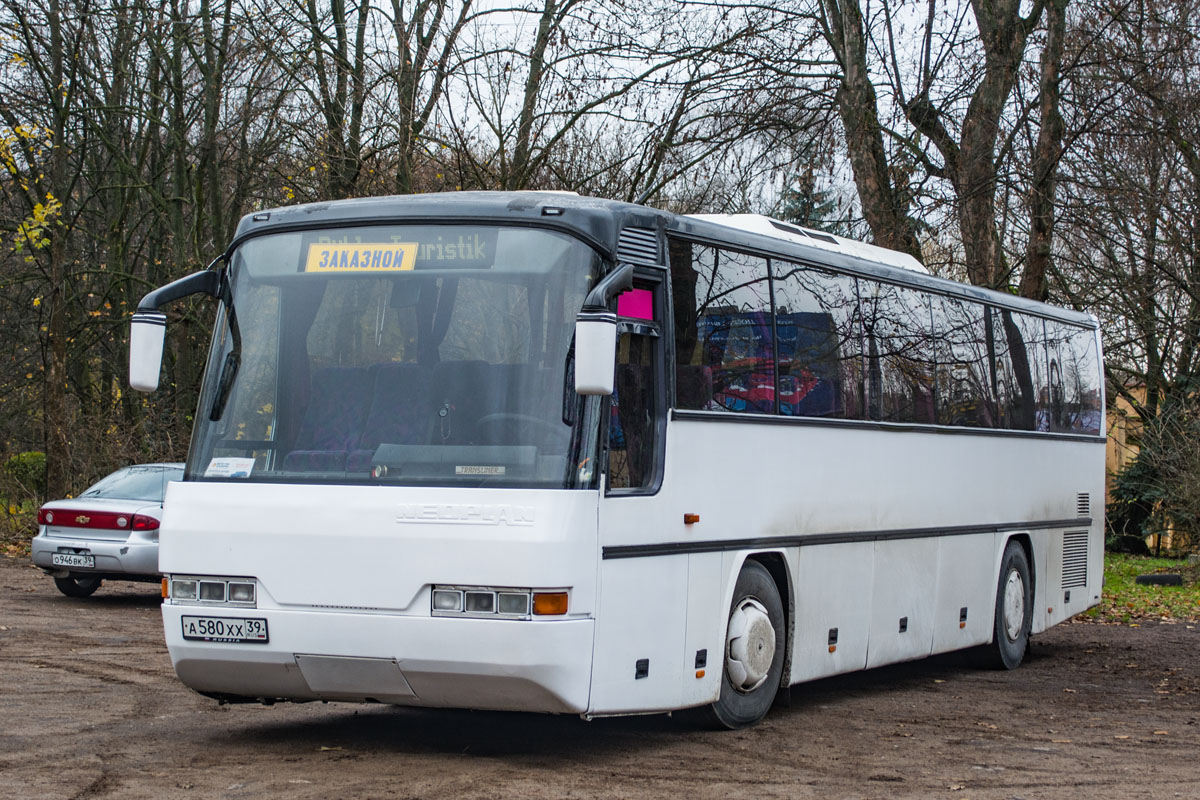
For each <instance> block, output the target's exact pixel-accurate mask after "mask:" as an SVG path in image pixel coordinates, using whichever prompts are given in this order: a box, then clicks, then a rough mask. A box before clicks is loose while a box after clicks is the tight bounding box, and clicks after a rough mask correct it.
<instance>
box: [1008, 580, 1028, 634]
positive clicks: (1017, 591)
mask: <svg viewBox="0 0 1200 800" xmlns="http://www.w3.org/2000/svg"><path fill="white" fill-rule="evenodd" d="M1024 626H1025V581H1023V580H1021V573H1020V572H1017V571H1016V570H1015V569H1014V570H1012V571H1010V572H1009V573H1008V580H1006V581H1005V582H1004V632H1005V633H1006V634H1008V640H1009V641H1010V642H1015V641H1016V640H1017V639H1018V638H1020V636H1021V628H1023V627H1024Z"/></svg>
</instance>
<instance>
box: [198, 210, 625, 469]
mask: <svg viewBox="0 0 1200 800" xmlns="http://www.w3.org/2000/svg"><path fill="white" fill-rule="evenodd" d="M228 269H229V276H230V286H231V293H230V297H229V298H226V300H227V302H226V303H225V304H223V306H222V312H221V315H220V317H219V319H218V323H217V331H216V338H215V340H214V346H213V351H212V353H211V355H210V361H209V365H208V371H207V373H206V375H205V382H204V388H203V390H202V393H201V399H200V407H199V410H198V413H197V415H196V420H197V422H196V428H195V431H194V434H193V438H192V448H191V453H190V455H189V461H188V471H187V480H238V481H264V482H301V483H370V484H379V483H393V484H395V483H398V484H406V485H453V486H471V485H474V486H483V485H486V486H525V487H546V488H576V487H580V486H582V485H590V484H591V482H592V481H593V479H594V475H593V468H592V466H591V465H592V464H593V463H594V459H593V458H591V454H590V452H581V448H584V449H586V448H588V447H594V446H595V444H594V440H596V438H597V436H596V435H595V430H596V429H598V425H597V420H598V413H597V411H598V407H599V406H598V404H596V403H594V402H582V401H581V400H580V398H579V396H578V395H576V394H575V392H574V384H573V381H572V379H571V374H572V372H571V365H572V361H571V359H572V358H573V348H572V346H571V345H572V341H573V338H572V337H573V334H574V327H575V317H576V315H577V314H578V312H579V309H580V307H581V305H582V303H583V299H584V297H585V295H586V293H587V290H588V288H589V287H590V286H591V285H592V284H593V283H594V282H595V280H596V278H597V277H598V275H599V273H600V271H601V269H602V261H601V260H600V258H599V257H598V256H597V255H596V253H595V252H594V251H593V250H592V249H591V248H589V247H587V246H586V245H585V244H583V243H582V242H580V241H578V240H576V239H573V238H571V237H569V236H567V235H565V234H560V233H556V232H551V231H546V230H538V229H531V228H515V227H513V228H506V227H500V226H484V225H421V226H411V225H410V226H385V225H375V226H369V227H347V228H324V229H317V230H305V231H296V232H288V233H278V234H271V235H265V236H262V237H258V238H254V239H250V240H248V241H246V242H245V243H243V244H242V245H240V246H239V247H238V248H237V249H236V250H235V252H234V254H233V257H232V259H231V262H230V265H229V267H228ZM593 407H594V408H593ZM581 463H583V464H585V467H579V466H578V465H579V464H581Z"/></svg>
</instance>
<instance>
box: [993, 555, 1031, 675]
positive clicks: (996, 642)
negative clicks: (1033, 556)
mask: <svg viewBox="0 0 1200 800" xmlns="http://www.w3.org/2000/svg"><path fill="white" fill-rule="evenodd" d="M1032 628H1033V581H1032V580H1030V569H1029V558H1028V556H1026V555H1025V548H1023V547H1021V545H1020V543H1019V542H1015V541H1010V542H1009V543H1008V545H1007V546H1006V547H1005V548H1004V557H1003V558H1002V559H1001V560H1000V580H999V582H998V584H997V586H996V614H995V622H994V623H993V630H992V643H991V644H989V645H985V646H984V648H983V649H982V651H981V652H980V656H981V661H982V663H983V666H986V667H990V668H991V669H1016V668H1017V667H1019V666H1020V665H1021V661H1022V660H1024V658H1025V650H1026V648H1028V646H1029V632H1030V630H1031V629H1032Z"/></svg>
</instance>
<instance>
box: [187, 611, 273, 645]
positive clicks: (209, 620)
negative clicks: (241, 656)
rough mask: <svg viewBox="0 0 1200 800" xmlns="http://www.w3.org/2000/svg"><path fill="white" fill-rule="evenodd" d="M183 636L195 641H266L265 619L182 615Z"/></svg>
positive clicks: (262, 642) (261, 642)
mask: <svg viewBox="0 0 1200 800" xmlns="http://www.w3.org/2000/svg"><path fill="white" fill-rule="evenodd" d="M183 638H184V639H190V640H192V641H197V642H253V643H260V644H264V643H266V642H267V621H266V620H265V619H247V618H245V617H184V618H183Z"/></svg>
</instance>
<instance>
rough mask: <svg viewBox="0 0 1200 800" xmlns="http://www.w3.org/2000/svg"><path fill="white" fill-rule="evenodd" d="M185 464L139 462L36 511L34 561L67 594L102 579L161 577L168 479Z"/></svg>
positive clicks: (82, 592)
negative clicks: (161, 525) (161, 530)
mask: <svg viewBox="0 0 1200 800" xmlns="http://www.w3.org/2000/svg"><path fill="white" fill-rule="evenodd" d="M182 478H183V464H136V465H134V466H131V467H125V468H124V469H119V470H117V471H116V472H114V473H112V474H111V475H109V476H108V477H106V478H104V479H102V480H101V481H100V482H99V483H96V484H95V485H93V486H92V487H91V488H89V489H88V490H87V491H85V492H83V493H82V494H80V495H79V496H78V497H76V498H73V499H71V500H54V501H52V502H49V503H46V504H45V505H44V506H42V507H41V509H40V510H39V511H38V535H37V536H35V537H34V539H33V553H32V555H33V563H34V564H36V565H37V566H39V567H41V568H42V569H43V570H45V571H46V573H47V574H49V575H52V576H53V577H54V585H55V586H57V587H58V590H59V591H60V592H62V593H63V594H65V595H69V596H71V597H87V596H88V595H90V594H91V593H92V592H94V591H96V590H97V589H99V588H100V583H101V582H102V581H103V580H104V579H106V578H107V579H109V580H131V581H157V580H158V579H159V574H158V525H159V521H160V520H161V519H162V503H163V495H164V494H165V493H166V490H167V482H168V481H177V480H181V479H182Z"/></svg>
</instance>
